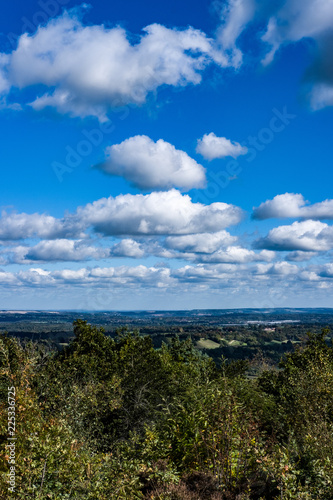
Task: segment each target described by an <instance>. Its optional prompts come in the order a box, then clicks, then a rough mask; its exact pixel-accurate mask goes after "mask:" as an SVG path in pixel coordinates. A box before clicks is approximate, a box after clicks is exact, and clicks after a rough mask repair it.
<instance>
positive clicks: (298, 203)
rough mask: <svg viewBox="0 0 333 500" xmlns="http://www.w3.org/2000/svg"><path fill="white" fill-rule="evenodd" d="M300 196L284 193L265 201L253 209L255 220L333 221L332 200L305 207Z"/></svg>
mask: <svg viewBox="0 0 333 500" xmlns="http://www.w3.org/2000/svg"><path fill="white" fill-rule="evenodd" d="M306 203H307V202H306V201H305V199H304V197H303V196H302V195H301V194H294V193H285V194H280V195H277V196H275V197H274V198H273V199H272V200H267V201H265V202H264V203H262V204H261V205H260V206H259V207H258V208H254V210H253V217H254V218H255V219H260V220H262V219H270V218H289V217H293V218H296V217H297V218H298V217H300V218H302V219H333V200H325V201H322V202H320V203H315V204H313V205H306Z"/></svg>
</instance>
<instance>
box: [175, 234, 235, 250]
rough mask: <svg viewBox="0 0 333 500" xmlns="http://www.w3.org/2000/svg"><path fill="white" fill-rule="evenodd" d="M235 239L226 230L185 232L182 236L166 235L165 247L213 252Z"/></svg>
mask: <svg viewBox="0 0 333 500" xmlns="http://www.w3.org/2000/svg"><path fill="white" fill-rule="evenodd" d="M236 240H237V238H236V237H235V236H231V234H229V233H228V232H227V231H218V232H216V233H202V234H187V235H183V236H168V237H167V238H166V240H165V244H166V247H167V248H171V249H173V250H178V251H180V252H194V253H213V252H216V251H217V250H218V249H219V248H220V247H221V246H223V247H225V246H228V245H230V244H232V243H234V242H235V241H236Z"/></svg>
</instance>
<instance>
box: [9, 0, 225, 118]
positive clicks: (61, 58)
mask: <svg viewBox="0 0 333 500" xmlns="http://www.w3.org/2000/svg"><path fill="white" fill-rule="evenodd" d="M76 12H77V9H76V10H73V11H70V12H69V13H68V12H67V13H66V12H65V13H64V14H63V15H62V16H61V17H58V18H56V19H51V20H50V21H49V22H48V23H47V24H46V26H44V27H42V26H40V27H39V28H38V30H37V31H36V33H35V34H33V35H29V34H27V33H25V34H23V35H22V36H21V37H20V38H19V41H18V46H17V49H16V50H14V51H13V52H12V53H11V54H10V55H8V56H7V55H4V54H1V59H0V75H1V77H0V85H1V88H2V90H3V91H7V90H8V88H9V87H16V88H18V89H23V88H26V87H29V86H34V85H44V86H45V87H46V88H48V89H49V91H46V92H45V91H44V93H42V94H41V95H38V96H36V99H35V100H34V101H33V102H32V103H31V105H32V106H33V107H34V108H35V109H43V108H45V107H46V106H51V107H53V108H55V109H56V110H57V111H58V112H59V113H69V114H70V115H72V116H80V117H84V116H88V115H94V116H97V117H98V118H99V119H100V120H105V119H106V113H107V111H108V109H110V108H112V107H117V106H121V105H124V104H128V103H133V104H137V105H140V104H143V103H144V102H145V100H146V97H147V95H148V94H149V93H151V92H154V91H155V90H156V89H158V87H160V86H161V85H170V86H173V87H183V86H186V85H188V84H194V85H195V84H198V83H200V81H201V73H202V71H203V70H204V69H205V68H206V66H207V65H208V64H210V63H211V62H213V60H214V59H216V61H217V62H219V63H222V59H221V57H220V55H219V54H217V53H216V54H215V52H216V51H215V48H214V42H213V40H211V39H209V38H207V36H206V35H205V34H204V33H202V32H201V31H199V30H196V29H194V28H191V27H189V28H187V29H184V30H178V29H176V28H174V29H169V28H166V27H164V26H161V25H159V24H152V25H150V26H147V27H146V28H144V29H143V35H142V36H140V37H137V41H136V42H135V43H132V42H131V41H130V40H131V38H133V36H132V35H129V34H128V33H127V32H126V31H125V30H124V29H122V28H120V27H119V26H118V27H114V28H107V27H105V26H104V25H91V26H84V25H83V24H82V22H81V21H80V20H79V18H78V17H77V16H76ZM1 68H2V69H1ZM1 82H2V83H1Z"/></svg>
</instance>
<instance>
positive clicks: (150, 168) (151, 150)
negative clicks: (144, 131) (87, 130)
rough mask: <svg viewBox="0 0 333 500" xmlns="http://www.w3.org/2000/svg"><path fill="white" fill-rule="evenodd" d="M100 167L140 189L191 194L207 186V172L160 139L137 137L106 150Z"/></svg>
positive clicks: (183, 153) (184, 154)
mask: <svg viewBox="0 0 333 500" xmlns="http://www.w3.org/2000/svg"><path fill="white" fill-rule="evenodd" d="M98 167H99V168H100V169H101V170H102V171H103V172H105V173H107V174H111V175H118V176H122V177H124V178H125V179H127V180H128V181H130V182H131V183H132V184H133V185H134V186H136V187H138V188H140V189H170V188H172V187H178V188H180V189H182V190H185V191H188V190H190V189H192V188H202V187H204V186H205V181H206V177H205V169H204V168H203V167H202V166H201V165H199V164H198V163H197V162H196V161H195V160H193V159H192V158H190V156H188V155H187V154H186V153H185V152H184V151H181V150H178V149H176V148H175V147H174V146H173V145H172V144H170V143H168V142H165V141H164V140H163V139H159V140H158V141H157V142H154V141H153V140H152V139H150V138H149V137H147V136H146V135H137V136H135V137H131V138H129V139H126V140H125V141H123V142H122V143H120V144H115V145H113V146H110V147H108V148H107V150H106V160H105V162H103V163H102V164H100V165H98Z"/></svg>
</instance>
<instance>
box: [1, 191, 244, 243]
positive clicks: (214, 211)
mask: <svg viewBox="0 0 333 500" xmlns="http://www.w3.org/2000/svg"><path fill="white" fill-rule="evenodd" d="M242 218H243V211H242V210H241V209H240V208H239V207H236V206H234V205H229V204H227V203H221V202H218V203H212V204H211V205H203V204H202V203H193V202H192V200H191V198H190V197H189V196H188V195H182V194H181V193H180V192H179V191H177V190H175V189H172V190H170V191H165V192H153V193H151V194H147V195H141V194H140V195H132V194H126V195H119V196H117V197H115V198H113V197H111V196H110V197H109V198H102V199H100V200H97V201H94V202H93V203H88V204H87V205H85V206H83V207H79V208H78V209H77V210H76V212H74V213H73V214H66V215H65V216H64V217H63V218H62V219H56V218H55V217H52V216H50V215H45V214H38V213H35V214H26V213H11V214H7V213H6V212H3V213H2V217H1V218H0V241H1V240H2V241H5V240H23V239H27V238H40V239H45V240H50V239H60V240H63V239H78V238H79V239H82V238H87V237H88V236H89V230H90V229H92V230H93V231H95V232H96V233H101V234H102V235H104V236H117V235H121V236H127V235H133V236H135V235H142V236H146V235H166V236H168V235H170V236H171V235H182V234H197V233H207V232H218V231H221V230H222V229H224V228H226V227H228V226H231V225H234V224H238V223H239V222H240V221H241V220H242ZM80 245H81V243H78V244H77V245H76V246H75V245H74V247H73V249H74V250H75V251H78V249H79V248H81V246H80ZM55 247H56V244H54V246H53V248H55ZM42 248H46V246H43V247H42V246H40V247H39V248H38V252H39V251H41V250H42ZM48 248H49V249H50V248H51V245H49V246H48ZM82 248H83V246H82ZM67 250H68V251H69V250H70V249H69V247H68V248H67ZM82 251H83V250H82Z"/></svg>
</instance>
